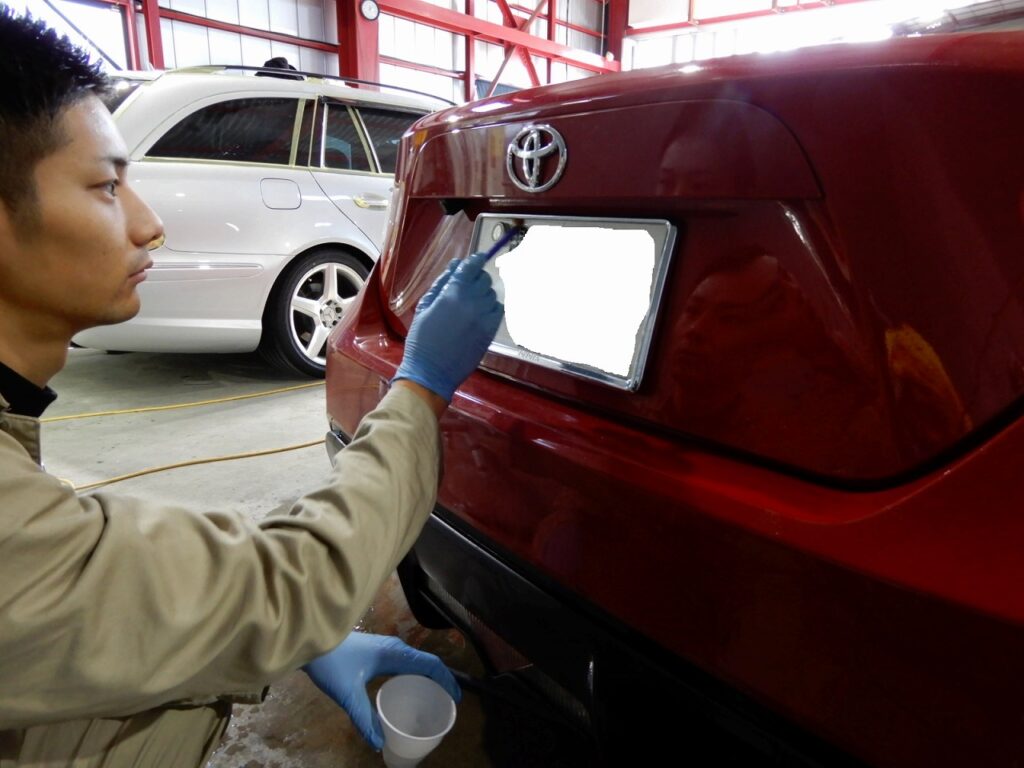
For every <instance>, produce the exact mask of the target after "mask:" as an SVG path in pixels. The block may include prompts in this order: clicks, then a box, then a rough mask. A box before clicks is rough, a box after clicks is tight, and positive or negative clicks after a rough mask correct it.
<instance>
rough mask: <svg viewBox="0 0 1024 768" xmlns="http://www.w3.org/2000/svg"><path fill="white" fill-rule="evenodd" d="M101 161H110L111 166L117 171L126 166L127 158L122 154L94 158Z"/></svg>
mask: <svg viewBox="0 0 1024 768" xmlns="http://www.w3.org/2000/svg"><path fill="white" fill-rule="evenodd" d="M96 159H97V160H99V162H101V163H110V164H111V165H112V166H114V167H115V168H117V169H118V170H119V171H120V170H124V169H125V168H127V167H128V163H129V160H128V158H127V157H125V156H124V155H106V156H105V157H99V158H96Z"/></svg>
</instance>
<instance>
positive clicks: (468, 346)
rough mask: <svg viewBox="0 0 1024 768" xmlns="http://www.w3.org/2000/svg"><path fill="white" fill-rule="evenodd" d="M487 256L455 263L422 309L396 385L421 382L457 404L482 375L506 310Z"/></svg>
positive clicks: (437, 282) (418, 307) (408, 339)
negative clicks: (462, 389)
mask: <svg viewBox="0 0 1024 768" xmlns="http://www.w3.org/2000/svg"><path fill="white" fill-rule="evenodd" d="M486 262H487V256H486V254H483V253H474V254H473V255H472V256H469V257H468V258H466V259H464V260H461V261H460V260H459V259H455V260H453V261H452V262H451V263H450V264H449V265H448V268H447V269H446V270H445V271H444V273H442V274H441V276H440V277H438V278H437V280H435V281H434V284H433V285H432V286H430V290H429V291H427V292H426V293H425V294H423V298H422V299H420V302H419V304H417V305H416V314H415V315H414V316H413V319H412V326H411V327H410V328H409V335H408V336H407V337H406V339H405V355H404V356H403V357H402V364H401V365H400V366H398V371H397V372H396V373H395V379H409V380H410V381H415V382H416V383H417V384H420V385H422V386H424V387H426V388H427V389H429V390H430V391H431V392H433V393H435V394H437V395H440V396H441V397H443V398H444V399H445V400H447V401H448V402H451V399H452V395H453V394H455V388H456V387H458V386H459V384H461V383H462V382H463V381H464V380H465V379H466V377H467V376H469V374H471V373H472V372H473V371H475V370H476V367H477V366H478V365H479V364H480V360H481V359H482V358H483V356H484V352H486V351H487V347H488V346H489V345H490V343H491V341H492V340H493V339H494V334H495V333H497V332H498V326H499V325H501V318H502V314H503V313H504V311H505V308H504V307H503V306H502V305H501V303H500V302H499V301H498V297H497V296H496V295H495V293H494V288H492V287H491V276H490V275H488V274H487V273H486V272H484V264H485V263H486Z"/></svg>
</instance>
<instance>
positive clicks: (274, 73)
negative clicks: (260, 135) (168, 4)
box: [169, 64, 458, 107]
mask: <svg viewBox="0 0 1024 768" xmlns="http://www.w3.org/2000/svg"><path fill="white" fill-rule="evenodd" d="M224 69H240V70H243V71H246V72H256V73H257V74H259V73H265V74H266V75H268V76H270V77H279V78H283V79H285V80H289V79H294V80H301V79H303V78H307V77H315V78H318V79H320V80H336V81H337V82H340V83H354V84H357V85H375V86H377V87H378V88H388V89H390V90H393V91H404V92H405V93H414V94H416V95H417V96H426V97H427V98H428V99H435V100H436V101H441V102H444V103H445V104H449V105H451V106H453V107H455V106H458V105H457V104H456V103H455V102H454V101H451V100H449V99H446V98H444V97H443V96H435V95H434V94H433V93H427V92H426V91H417V90H416V89H414V88H406V87H405V86H402V85H389V84H388V83H378V82H377V81H376V80H360V79H358V78H355V77H340V76H338V75H325V74H323V73H322V72H304V71H303V70H301V69H282V68H280V67H252V66H247V65H244V64H200V65H198V66H193V67H177V68H175V69H173V70H169V71H174V72H214V71H217V70H224Z"/></svg>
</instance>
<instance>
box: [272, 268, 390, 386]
mask: <svg viewBox="0 0 1024 768" xmlns="http://www.w3.org/2000/svg"><path fill="white" fill-rule="evenodd" d="M369 274H370V270H369V269H368V268H367V266H366V265H365V264H364V263H363V262H362V261H361V260H360V259H359V258H358V257H357V256H355V255H354V254H352V253H350V252H348V251H345V250H342V249H341V248H325V249H321V250H318V251H314V252H312V253H309V254H306V255H305V256H302V257H300V258H298V259H296V260H295V261H294V262H292V264H290V265H289V266H288V268H287V269H286V270H285V271H284V273H283V274H282V276H281V279H280V281H279V282H278V284H277V286H276V287H275V288H274V292H273V294H272V295H271V297H270V301H268V302H267V307H266V310H265V311H264V313H263V336H262V338H261V339H260V352H261V353H262V355H263V357H264V358H265V359H266V360H267V362H269V363H270V364H271V365H273V366H275V367H277V368H279V369H281V370H283V371H286V372H288V373H301V374H303V375H305V376H311V377H315V378H323V376H324V371H325V370H326V347H327V337H328V335H329V334H330V332H331V329H332V328H333V327H334V326H335V325H337V324H338V322H339V321H340V320H341V317H342V316H343V315H344V312H345V310H346V309H347V308H348V306H350V305H351V303H352V301H353V300H355V297H356V295H357V294H358V293H359V290H360V289H361V288H362V287H363V284H364V283H365V282H366V278H367V276H368V275H369ZM332 276H333V282H332V280H331V278H332Z"/></svg>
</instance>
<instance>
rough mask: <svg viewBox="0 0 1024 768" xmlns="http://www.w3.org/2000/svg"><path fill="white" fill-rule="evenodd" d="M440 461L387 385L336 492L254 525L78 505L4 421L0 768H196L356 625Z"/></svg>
mask: <svg viewBox="0 0 1024 768" xmlns="http://www.w3.org/2000/svg"><path fill="white" fill-rule="evenodd" d="M6 409H7V403H6V402H5V401H3V399H2V398H0V411H6ZM440 461H441V456H440V441H439V433H438V426H437V420H436V418H435V417H434V414H433V413H432V412H431V411H430V409H429V408H428V407H427V405H426V404H425V403H423V402H422V401H421V400H420V399H419V398H418V397H417V396H416V395H415V394H413V393H412V392H410V391H408V390H406V389H403V388H395V389H393V390H392V391H391V392H390V393H389V394H388V395H387V396H386V397H385V398H384V400H383V401H382V402H381V404H380V406H379V407H378V408H377V409H376V410H375V411H373V412H372V413H371V414H369V415H368V416H367V417H366V418H365V419H364V420H363V422H362V424H361V425H360V427H359V430H358V432H357V433H356V435H355V438H354V440H353V442H352V443H351V445H349V446H348V447H347V448H345V450H343V451H341V452H340V453H339V454H338V456H337V459H336V462H335V469H334V473H333V477H332V480H331V482H330V484H328V485H326V486H324V487H323V488H320V489H319V490H317V491H314V492H313V493H311V494H309V495H307V496H305V497H303V498H302V499H300V500H299V501H297V502H296V503H295V504H294V506H293V507H292V509H291V510H290V512H289V513H288V514H287V515H280V516H274V517H268V518H266V519H265V520H264V521H263V522H262V523H260V524H258V525H257V524H255V523H253V522H251V521H250V520H248V519H246V518H245V517H244V516H243V515H240V514H231V513H224V512H196V511H193V510H189V509H182V508H179V507H174V506H167V505H163V504H155V503H149V502H146V501H143V500H140V499H134V498H129V497H123V496H115V495H108V494H106V493H95V494H93V495H88V496H79V495H77V494H76V493H75V492H74V491H73V490H72V489H71V488H70V487H69V486H68V485H67V484H65V483H63V482H61V481H60V480H58V479H57V478H55V477H53V476H52V475H49V474H47V473H46V472H45V471H44V470H43V469H42V467H41V464H40V450H39V422H38V420H36V419H33V418H29V417H25V416H18V415H14V414H11V413H9V412H0V768H12V767H13V766H40V767H41V766H47V767H48V768H50V767H55V766H74V768H91V767H92V766H103V768H122V767H123V766H139V767H140V768H142V767H143V766H144V767H145V768H161V767H162V766H176V767H177V766H190V767H191V766H198V765H201V764H203V763H204V761H205V760H206V759H207V758H208V757H209V755H210V753H211V752H212V751H213V750H214V748H215V747H216V746H217V743H218V741H219V740H220V736H221V734H222V733H223V731H224V728H225V727H226V726H227V720H228V717H229V715H230V708H231V705H230V701H231V700H232V699H237V697H238V696H249V697H252V696H253V695H254V694H255V695H257V696H258V693H259V691H261V690H262V688H263V687H264V686H265V685H267V684H268V683H270V682H271V681H273V680H274V679H275V678H277V677H279V676H281V675H283V674H285V673H287V672H290V671H292V670H294V669H296V668H298V667H299V666H301V665H302V664H304V663H306V662H308V661H310V660H311V659H313V658H315V657H317V656H319V655H321V654H323V653H325V652H327V651H328V650H330V649H332V648H334V647H335V646H336V645H337V644H338V643H339V642H340V641H341V640H342V639H343V638H344V636H345V635H346V634H347V633H348V632H349V630H350V629H351V628H352V627H353V625H354V624H355V623H356V622H357V621H358V620H359V619H360V618H361V616H362V615H363V613H364V612H365V611H366V609H367V608H368V607H369V603H370V601H371V600H372V598H373V597H374V595H375V593H376V592H377V590H378V588H379V587H380V585H381V584H382V583H383V582H384V580H385V579H386V578H387V576H388V574H389V573H390V572H391V571H392V570H393V569H394V567H395V566H396V564H397V563H398V561H399V559H400V558H401V557H402V555H403V554H404V553H405V552H406V551H408V550H409V548H410V547H411V546H412V544H413V542H414V541H415V539H416V537H417V535H418V534H419V531H420V529H421V528H422V526H423V523H424V522H425V521H426V518H427V516H428V515H429V513H430V510H431V509H432V507H433V503H434V499H435V494H436V492H437V483H438V475H439V469H440Z"/></svg>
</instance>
